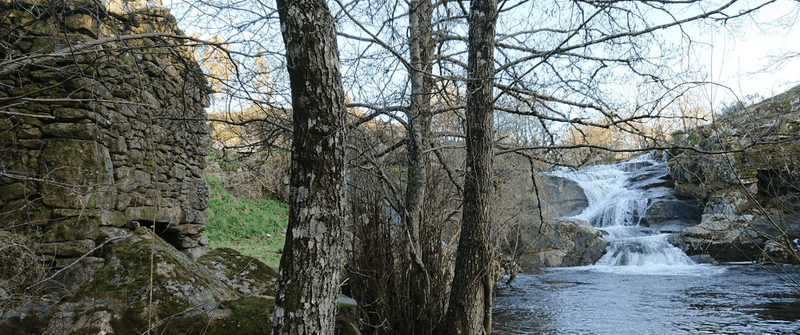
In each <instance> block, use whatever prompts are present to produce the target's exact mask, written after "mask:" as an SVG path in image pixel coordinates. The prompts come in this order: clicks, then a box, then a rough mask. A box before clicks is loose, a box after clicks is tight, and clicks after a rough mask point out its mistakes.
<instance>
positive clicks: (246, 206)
mask: <svg viewBox="0 0 800 335" xmlns="http://www.w3.org/2000/svg"><path fill="white" fill-rule="evenodd" d="M206 180H207V181H208V184H209V185H210V186H211V196H210V197H209V200H208V211H209V219H208V223H206V235H208V238H209V240H210V243H209V246H210V247H211V248H221V247H228V248H232V249H235V250H237V251H239V252H240V253H242V254H243V255H247V256H251V257H255V258H258V259H259V260H261V261H262V262H264V263H265V264H267V265H269V266H271V267H277V266H278V262H279V260H280V254H281V253H282V252H283V243H284V236H283V231H284V230H285V229H286V226H287V224H288V218H287V212H288V210H289V206H288V205H287V204H286V203H283V202H280V201H277V200H263V199H262V200H250V199H242V198H236V197H234V196H232V195H231V194H230V193H228V191H226V190H225V189H224V188H223V187H222V181H221V180H219V179H218V178H216V177H213V176H206Z"/></svg>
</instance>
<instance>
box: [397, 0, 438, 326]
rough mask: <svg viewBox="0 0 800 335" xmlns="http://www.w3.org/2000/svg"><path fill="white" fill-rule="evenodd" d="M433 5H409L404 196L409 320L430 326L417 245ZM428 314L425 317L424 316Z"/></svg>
mask: <svg viewBox="0 0 800 335" xmlns="http://www.w3.org/2000/svg"><path fill="white" fill-rule="evenodd" d="M432 13H433V5H432V4H431V1H430V0H414V1H411V3H410V4H409V31H410V36H409V55H410V58H411V69H409V70H410V71H409V76H410V79H411V97H410V105H409V108H408V126H409V129H408V146H407V152H408V182H407V184H406V196H405V220H404V221H405V224H406V229H407V231H408V232H410V241H409V242H410V246H411V250H410V251H411V257H412V258H413V259H412V262H413V263H414V271H413V272H412V275H411V277H410V279H411V281H412V283H411V285H409V286H407V287H408V288H409V290H410V291H411V292H409V296H410V297H411V299H412V300H413V301H412V306H413V309H411V310H410V312H411V313H410V315H408V317H409V318H410V319H412V320H421V321H423V323H426V321H427V322H431V320H430V315H421V314H422V313H426V312H427V311H429V306H428V303H429V299H430V289H431V278H430V275H429V273H428V270H427V268H426V266H425V262H424V258H425V257H424V254H423V253H424V250H425V249H427V248H425V247H426V246H425V245H423V243H427V242H428V241H420V236H422V235H425V234H422V233H421V231H422V230H424V229H426V227H423V226H422V225H423V224H424V222H425V220H424V218H423V211H422V205H423V203H424V201H425V184H426V182H427V179H428V175H427V169H428V156H429V153H427V149H428V147H429V146H430V127H431V119H432V114H431V92H432V85H433V81H432V78H431V72H432V71H433V70H432V63H431V53H432V52H433V41H432V30H433V28H432V25H431V19H432V15H433V14H432ZM426 314H427V313H426ZM417 323H418V322H410V323H408V326H410V327H409V328H411V329H407V330H408V331H410V332H411V333H417V331H416V330H415V326H416V325H417ZM420 326H422V328H423V329H430V324H423V325H420Z"/></svg>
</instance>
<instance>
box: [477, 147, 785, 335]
mask: <svg viewBox="0 0 800 335" xmlns="http://www.w3.org/2000/svg"><path fill="white" fill-rule="evenodd" d="M555 173H558V174H561V175H562V176H565V177H568V178H570V179H572V180H575V181H577V182H578V183H579V184H580V185H581V187H582V188H583V189H584V192H585V193H586V195H587V198H588V200H589V206H588V207H587V208H586V209H585V210H584V211H583V212H582V213H580V214H579V215H577V216H576V217H575V218H579V219H584V220H587V221H588V222H590V224H592V225H593V226H595V227H598V228H600V229H603V230H604V231H605V232H606V237H605V239H606V240H607V241H608V242H609V246H608V248H607V250H606V254H605V256H603V258H601V259H600V260H599V261H598V262H597V263H596V264H595V265H591V266H584V267H573V268H549V269H542V270H540V271H534V273H525V274H521V275H518V276H517V278H516V280H514V281H513V282H512V283H511V284H509V285H505V284H498V287H497V290H496V294H495V299H494V309H493V312H494V316H493V329H494V333H495V334H800V283H799V281H800V270H798V268H796V267H791V266H783V267H778V266H759V265H754V264H727V265H710V264H697V263H695V262H694V261H693V260H692V259H691V258H689V257H688V256H686V255H685V254H684V253H683V252H682V251H681V250H680V249H678V248H675V247H673V246H672V245H671V244H669V243H668V242H667V238H668V237H669V235H670V234H671V233H673V232H669V231H657V230H656V231H654V230H652V229H648V228H646V227H641V226H640V225H639V220H640V218H641V217H642V216H643V215H644V213H645V212H646V210H647V209H648V208H649V206H651V205H652V204H653V203H655V202H658V201H662V200H665V199H670V198H671V197H672V194H671V191H670V190H669V188H667V187H664V186H663V182H662V181H663V180H664V177H665V176H666V174H667V172H666V162H665V161H664V160H656V159H654V158H653V157H652V156H651V155H644V156H641V157H639V158H636V159H634V160H632V161H629V162H625V163H620V164H614V165H605V166H595V167H590V168H586V169H583V170H580V171H568V170H562V171H557V172H555Z"/></svg>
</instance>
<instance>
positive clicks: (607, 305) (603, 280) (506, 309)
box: [493, 265, 800, 334]
mask: <svg viewBox="0 0 800 335" xmlns="http://www.w3.org/2000/svg"><path fill="white" fill-rule="evenodd" d="M784 270H785V271H784ZM787 271H788V272H787ZM797 271H798V270H797V269H796V268H790V267H788V268H787V267H785V268H779V267H761V266H756V265H720V266H712V265H689V266H684V267H676V266H668V267H667V266H665V267H657V266H651V267H634V266H627V267H625V266H623V267H610V266H589V267H579V268H566V269H545V270H542V272H541V273H539V274H523V275H519V276H517V279H516V280H515V281H514V282H512V283H511V285H503V284H500V285H499V286H498V289H497V291H496V294H495V300H494V316H493V320H494V325H493V328H494V333H495V334H800V288H798V287H797V285H796V284H793V283H792V282H791V281H792V280H794V281H796V280H797V279H798V278H800V277H799V276H798V272H797ZM787 279H788V280H789V282H787Z"/></svg>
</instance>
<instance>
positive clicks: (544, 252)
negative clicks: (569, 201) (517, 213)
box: [517, 219, 607, 268]
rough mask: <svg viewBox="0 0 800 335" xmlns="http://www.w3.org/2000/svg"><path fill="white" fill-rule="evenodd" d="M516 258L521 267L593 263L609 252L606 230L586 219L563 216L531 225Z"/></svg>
mask: <svg viewBox="0 0 800 335" xmlns="http://www.w3.org/2000/svg"><path fill="white" fill-rule="evenodd" d="M526 235H527V236H526V237H525V238H524V239H523V241H524V242H523V243H522V247H521V248H518V249H517V254H518V255H517V257H518V259H519V261H518V262H519V264H520V266H522V267H527V268H538V267H563V266H581V265H591V264H593V263H594V262H596V261H597V260H599V259H600V258H601V257H603V254H604V253H605V251H606V246H607V242H605V241H604V240H603V239H602V238H601V237H602V235H603V233H602V232H601V231H600V230H599V229H597V228H594V227H590V226H589V224H588V223H587V222H586V221H584V220H571V219H562V220H560V221H554V222H545V223H543V224H542V223H538V222H536V221H534V222H533V223H531V224H530V225H529V226H528V230H527V233H526Z"/></svg>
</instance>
